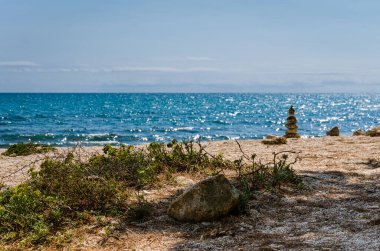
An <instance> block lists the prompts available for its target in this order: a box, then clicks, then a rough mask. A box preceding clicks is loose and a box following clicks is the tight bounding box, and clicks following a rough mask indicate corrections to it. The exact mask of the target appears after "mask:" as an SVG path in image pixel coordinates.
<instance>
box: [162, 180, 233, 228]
mask: <svg viewBox="0 0 380 251" xmlns="http://www.w3.org/2000/svg"><path fill="white" fill-rule="evenodd" d="M239 202H240V194H239V192H238V190H237V189H236V188H234V187H233V186H232V185H231V184H230V182H229V181H228V180H227V179H226V177H225V176H224V175H222V174H219V175H216V176H212V177H210V178H207V179H205V180H202V181H200V182H198V183H197V184H195V185H194V186H192V187H190V188H189V189H188V190H186V191H185V192H183V193H182V194H181V195H180V196H179V197H177V198H176V199H175V200H174V201H173V202H172V203H171V204H170V206H169V209H168V214H169V216H171V217H173V218H175V219H177V220H179V221H187V222H200V221H213V220H216V219H218V218H221V217H223V216H226V215H228V214H229V213H230V212H231V211H232V210H234V209H235V208H236V207H237V206H238V204H239Z"/></svg>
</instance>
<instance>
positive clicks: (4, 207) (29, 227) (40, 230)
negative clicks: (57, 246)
mask: <svg viewBox="0 0 380 251" xmlns="http://www.w3.org/2000/svg"><path fill="white" fill-rule="evenodd" d="M59 203H60V202H59V201H58V200H57V199H56V198H55V197H51V196H46V195H44V194H43V193H42V192H41V191H40V190H38V189H35V188H33V187H32V186H30V185H29V184H21V185H19V186H17V187H14V188H10V189H7V190H5V191H3V192H2V193H0V236H2V237H1V239H2V240H3V241H4V240H5V241H9V240H14V239H20V238H26V239H27V240H28V242H31V243H36V242H38V241H41V240H43V239H44V238H45V237H46V236H47V235H48V234H49V233H50V231H51V229H52V228H53V227H54V225H56V224H58V223H59V222H60V221H61V220H62V214H61V211H60V206H59Z"/></svg>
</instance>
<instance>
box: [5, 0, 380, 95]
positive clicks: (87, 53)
mask: <svg viewBox="0 0 380 251" xmlns="http://www.w3.org/2000/svg"><path fill="white" fill-rule="evenodd" d="M379 13H380V1H378V0H372V1H371V0H361V1H357V0H334V1H332V0H314V1H312V0H277V1H275V0H261V1H258V0H246V1H244V0H191V1H190V0H189V1H185V0H150V1H147V0H135V1H132V0H107V1H104V0H81V1H78V0H65V1H53V0H0V92H156V91H159V92H166V91H167V92H172V91H173V92H194V91H195V92H198V91H199V92H204V91H206V92H208V91H210V92H219V91H229V92H235V91H236V92H282V91H286V92H291V91H296V92H374V91H375V92H380V29H379V25H380V15H379Z"/></svg>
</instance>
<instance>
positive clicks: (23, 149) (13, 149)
mask: <svg viewBox="0 0 380 251" xmlns="http://www.w3.org/2000/svg"><path fill="white" fill-rule="evenodd" d="M54 150H55V148H54V147H51V146H48V145H42V144H35V143H27V144H24V143H17V144H14V145H11V146H10V147H9V148H8V149H7V150H6V151H5V152H3V155H5V156H26V155H31V154H35V153H47V152H50V151H54Z"/></svg>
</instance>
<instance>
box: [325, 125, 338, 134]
mask: <svg viewBox="0 0 380 251" xmlns="http://www.w3.org/2000/svg"><path fill="white" fill-rule="evenodd" d="M326 135H327V136H339V128H338V127H337V126H334V127H333V128H331V129H330V131H328V132H326Z"/></svg>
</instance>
